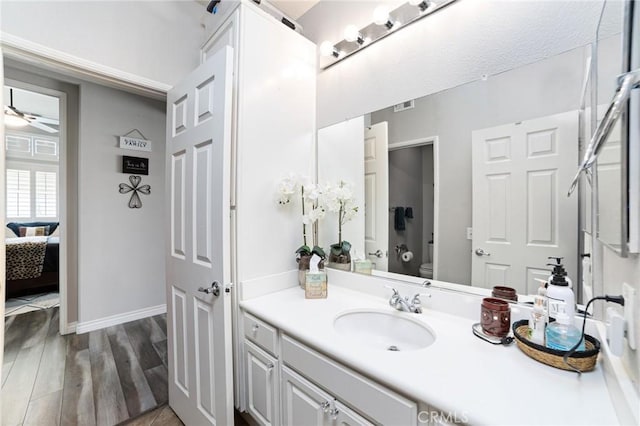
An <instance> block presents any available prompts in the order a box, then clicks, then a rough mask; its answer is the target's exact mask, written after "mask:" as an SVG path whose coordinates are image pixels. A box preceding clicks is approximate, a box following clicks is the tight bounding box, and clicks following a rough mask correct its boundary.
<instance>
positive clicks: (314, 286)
mask: <svg viewBox="0 0 640 426" xmlns="http://www.w3.org/2000/svg"><path fill="white" fill-rule="evenodd" d="M304 298H305V299H326V298H327V273H326V272H324V271H319V272H307V274H306V276H305V283H304Z"/></svg>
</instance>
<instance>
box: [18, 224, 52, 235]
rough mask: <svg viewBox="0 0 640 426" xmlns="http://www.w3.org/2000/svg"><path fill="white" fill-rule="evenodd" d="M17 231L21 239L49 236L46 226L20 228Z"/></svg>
mask: <svg viewBox="0 0 640 426" xmlns="http://www.w3.org/2000/svg"><path fill="white" fill-rule="evenodd" d="M18 230H19V231H20V236H21V237H46V236H47V235H49V227H48V226H21V227H20V228H18Z"/></svg>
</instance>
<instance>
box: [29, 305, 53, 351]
mask: <svg viewBox="0 0 640 426" xmlns="http://www.w3.org/2000/svg"><path fill="white" fill-rule="evenodd" d="M22 315H28V316H29V318H30V320H29V323H28V325H27V329H26V330H25V331H24V332H25V333H26V335H27V338H26V339H25V340H24V342H23V343H22V347H23V348H28V347H31V346H35V345H39V344H41V343H43V342H44V340H45V339H46V338H47V335H48V334H49V326H50V325H51V317H52V316H53V310H52V309H45V310H41V311H32V312H28V313H26V314H22Z"/></svg>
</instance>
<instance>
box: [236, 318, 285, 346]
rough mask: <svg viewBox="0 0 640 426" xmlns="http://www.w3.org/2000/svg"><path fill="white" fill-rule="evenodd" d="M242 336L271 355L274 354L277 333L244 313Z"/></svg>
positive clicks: (267, 325)
mask: <svg viewBox="0 0 640 426" xmlns="http://www.w3.org/2000/svg"><path fill="white" fill-rule="evenodd" d="M243 324H244V336H245V337H246V338H247V339H249V340H251V341H252V342H253V343H255V344H257V345H258V346H260V347H261V348H262V349H264V350H266V351H267V352H269V353H270V354H271V355H275V353H276V339H277V337H278V332H277V330H276V329H275V328H273V327H271V326H270V325H269V324H267V323H265V322H262V321H260V320H259V319H258V318H256V317H254V316H252V315H251V314H248V313H246V312H245V313H244V320H243Z"/></svg>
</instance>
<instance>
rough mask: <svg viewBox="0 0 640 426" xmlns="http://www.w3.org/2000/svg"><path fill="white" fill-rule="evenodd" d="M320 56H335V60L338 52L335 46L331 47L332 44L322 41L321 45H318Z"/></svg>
mask: <svg viewBox="0 0 640 426" xmlns="http://www.w3.org/2000/svg"><path fill="white" fill-rule="evenodd" d="M320 54H321V55H322V56H332V55H333V56H335V57H336V58H337V57H338V55H339V54H338V50H337V49H336V48H335V46H334V45H333V43H331V42H330V41H328V40H327V41H323V42H322V44H320Z"/></svg>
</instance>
